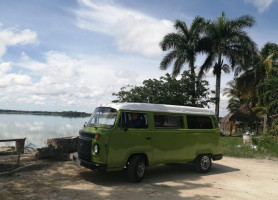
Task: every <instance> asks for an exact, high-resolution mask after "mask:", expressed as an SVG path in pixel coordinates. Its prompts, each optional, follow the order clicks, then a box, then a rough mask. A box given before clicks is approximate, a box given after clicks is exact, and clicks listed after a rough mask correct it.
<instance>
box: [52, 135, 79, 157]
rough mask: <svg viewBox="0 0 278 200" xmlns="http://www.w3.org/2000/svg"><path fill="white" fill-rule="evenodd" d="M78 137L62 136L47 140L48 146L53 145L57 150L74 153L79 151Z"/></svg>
mask: <svg viewBox="0 0 278 200" xmlns="http://www.w3.org/2000/svg"><path fill="white" fill-rule="evenodd" d="M77 144H78V137H61V138H52V139H48V140H47V145H48V146H53V147H54V149H56V150H61V151H62V152H64V153H73V152H76V151H77Z"/></svg>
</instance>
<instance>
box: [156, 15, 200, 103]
mask: <svg viewBox="0 0 278 200" xmlns="http://www.w3.org/2000/svg"><path fill="white" fill-rule="evenodd" d="M204 25H205V19H204V18H202V17H199V16H198V17H195V18H194V20H193V22H192V24H191V26H190V27H189V28H188V27H187V25H186V23H185V22H183V21H180V20H177V21H176V23H175V25H174V27H175V29H176V30H177V32H176V33H169V34H167V35H166V36H165V37H164V38H163V40H162V41H161V42H160V47H161V48H162V50H163V51H170V52H169V53H168V54H166V55H165V57H164V58H163V59H162V61H161V63H160V69H161V70H166V69H167V68H168V67H169V66H170V65H171V64H172V62H174V66H173V71H172V76H173V77H176V76H177V75H178V74H179V73H180V72H181V69H182V67H183V66H184V64H186V63H187V64H188V66H189V69H190V73H191V75H192V76H191V81H192V83H193V85H194V86H195V87H194V91H195V88H196V84H195V82H196V81H195V60H196V56H197V54H198V53H200V52H201V49H200V45H199V41H200V38H201V34H202V31H203V29H204V27H205V26H204ZM194 96H195V92H193V99H195V98H194Z"/></svg>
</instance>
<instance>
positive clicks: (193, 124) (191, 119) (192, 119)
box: [186, 115, 213, 129]
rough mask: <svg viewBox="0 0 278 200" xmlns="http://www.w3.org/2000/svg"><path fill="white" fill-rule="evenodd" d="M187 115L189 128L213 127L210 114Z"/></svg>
mask: <svg viewBox="0 0 278 200" xmlns="http://www.w3.org/2000/svg"><path fill="white" fill-rule="evenodd" d="M186 117H187V124H188V128H189V129H213V125H212V122H211V119H210V117H209V116H195V115H187V116H186Z"/></svg>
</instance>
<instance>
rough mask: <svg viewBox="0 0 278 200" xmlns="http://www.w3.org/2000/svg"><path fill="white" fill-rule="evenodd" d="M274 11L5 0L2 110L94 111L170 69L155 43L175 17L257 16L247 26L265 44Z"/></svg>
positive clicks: (267, 1)
mask: <svg viewBox="0 0 278 200" xmlns="http://www.w3.org/2000/svg"><path fill="white" fill-rule="evenodd" d="M277 10H278V1H277V0H234V1H228V0H210V1H208V0H195V1H190V0H187V1H185V0H171V1H170V0H140V1H138V0H113V1H112V0H103V1H101V0H91V1H90V0H77V1H76V0H59V1H54V0H52V1H50V0H13V1H10V0H0V109H21V110H51V111H62V110H77V111H86V112H91V111H92V110H93V109H94V107H96V106H98V105H100V104H103V103H109V102H111V100H113V99H114V97H112V95H111V94H112V93H113V92H118V91H119V90H120V88H121V87H122V86H124V85H127V84H130V85H139V84H140V83H142V81H143V80H145V79H149V78H158V77H160V76H162V75H164V74H165V73H166V72H171V70H169V71H160V70H159V63H160V61H161V59H162V57H163V55H165V52H162V51H161V49H160V48H159V46H158V43H159V42H160V41H161V39H162V38H163V36H164V35H165V34H167V33H169V32H173V31H174V29H173V24H174V22H175V20H176V19H179V20H183V21H185V22H186V23H187V24H188V25H190V24H191V22H192V19H193V18H194V17H195V16H197V15H200V16H202V17H205V18H206V19H211V20H215V19H216V18H217V17H219V16H220V15H221V12H222V11H225V13H226V15H227V17H228V18H237V17H239V16H241V15H246V14H248V15H251V16H254V17H255V19H256V25H255V26H254V27H252V28H251V29H248V30H247V32H248V33H249V34H250V36H251V37H252V38H253V40H254V41H255V42H256V43H257V44H258V47H259V48H261V47H262V45H263V44H264V43H266V42H268V41H271V42H275V43H278V37H277V35H278V24H277V19H278V12H277ZM201 60H202V57H201V56H200V57H199V58H198V61H197V65H198V63H199V64H200V63H201ZM184 69H187V66H184ZM232 78H233V74H232V73H231V74H228V75H223V77H222V85H221V87H222V90H223V89H224V88H225V85H226V83H227V82H228V81H229V80H231V79H232ZM206 79H207V80H208V81H209V82H210V87H211V89H214V87H215V77H213V76H212V74H211V73H209V74H208V75H207V77H206ZM227 100H228V99H227V97H225V96H222V97H221V109H220V116H224V115H225V114H226V113H227V111H226V105H227ZM211 109H213V105H212V106H211Z"/></svg>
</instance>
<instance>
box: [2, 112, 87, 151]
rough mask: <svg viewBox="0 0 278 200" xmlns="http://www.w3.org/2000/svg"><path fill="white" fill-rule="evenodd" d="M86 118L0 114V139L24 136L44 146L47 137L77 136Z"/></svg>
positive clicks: (11, 144)
mask: <svg viewBox="0 0 278 200" xmlns="http://www.w3.org/2000/svg"><path fill="white" fill-rule="evenodd" d="M88 120H89V117H87V118H67V117H59V116H42V115H16V114H15V115H13V114H0V139H11V138H26V141H25V146H26V145H28V144H29V143H32V144H33V145H35V147H37V148H40V147H43V146H46V142H47V139H49V138H56V137H67V136H78V131H79V130H80V129H81V128H82V127H83V125H84V123H85V121H88ZM14 145H15V142H4V143H3V142H1V143H0V146H14Z"/></svg>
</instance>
